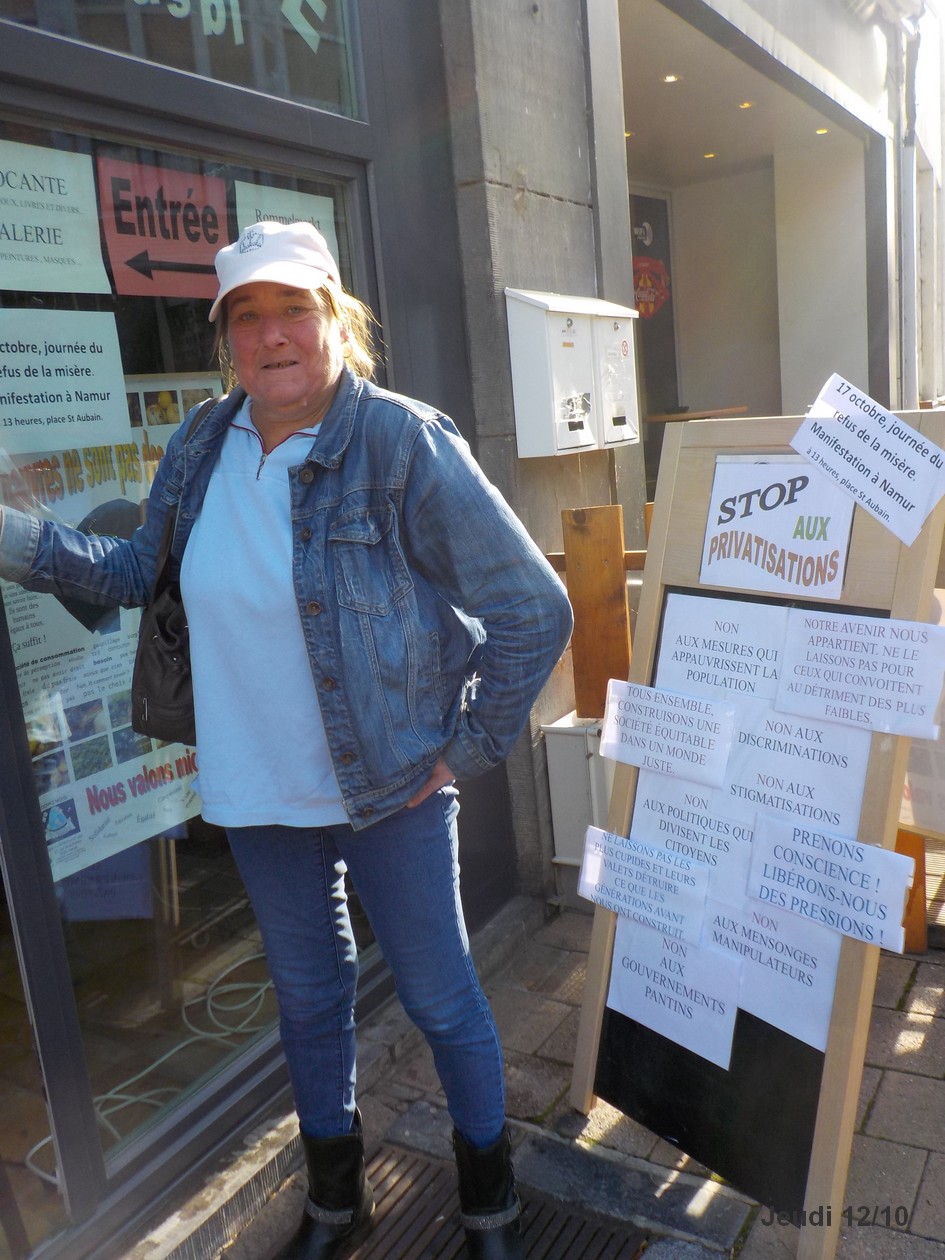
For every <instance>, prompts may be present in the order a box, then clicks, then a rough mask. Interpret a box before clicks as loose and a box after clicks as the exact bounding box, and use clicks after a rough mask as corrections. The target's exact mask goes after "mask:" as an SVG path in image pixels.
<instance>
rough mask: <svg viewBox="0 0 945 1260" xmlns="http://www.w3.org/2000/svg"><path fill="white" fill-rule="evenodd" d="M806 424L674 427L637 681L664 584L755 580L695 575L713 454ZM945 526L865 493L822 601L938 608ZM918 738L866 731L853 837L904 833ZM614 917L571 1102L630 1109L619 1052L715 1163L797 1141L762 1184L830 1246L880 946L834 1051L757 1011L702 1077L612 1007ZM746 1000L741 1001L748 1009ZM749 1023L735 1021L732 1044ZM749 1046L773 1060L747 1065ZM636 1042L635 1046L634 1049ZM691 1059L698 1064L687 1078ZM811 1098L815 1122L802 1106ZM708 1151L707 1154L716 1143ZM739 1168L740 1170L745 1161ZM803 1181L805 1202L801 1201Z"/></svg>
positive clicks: (781, 444)
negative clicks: (916, 524)
mask: <svg viewBox="0 0 945 1260" xmlns="http://www.w3.org/2000/svg"><path fill="white" fill-rule="evenodd" d="M903 418H904V419H905V420H907V422H908V423H909V424H911V425H912V426H913V427H914V428H916V429H918V430H919V431H920V432H921V433H922V434H924V435H925V436H926V437H928V438H929V439H930V440H931V441H932V442H935V443H936V444H937V445H943V444H945V440H943V439H945V413H941V412H932V411H919V412H911V413H907V414H905V415H904V416H903ZM800 423H801V421H800V420H799V419H798V418H796V417H793V418H791V417H788V418H773V419H744V420H709V421H698V422H695V423H693V422H688V423H684V424H679V425H674V426H671V427H669V428H668V430H667V433H666V436H665V440H664V444H663V452H662V459H661V464H660V473H659V480H658V484H657V490H656V501H655V507H654V512H653V521H652V525H651V530H650V538H649V551H648V555H647V561H646V568H645V570H644V577H643V589H642V593H641V598H640V607H639V612H638V616H637V623H636V631H635V634H634V647H633V657H632V660H631V665H630V681H632V682H638V683H642V684H649V683H650V682H651V681H652V679H653V675H654V671H655V668H656V665H657V659H656V654H657V644H658V639H659V629H660V623H661V618H662V614H663V608H664V601H665V596H666V593H667V590H668V589H672V590H683V591H687V590H688V591H689V592H691V593H693V594H697V595H698V594H700V593H701V594H704V595H714V594H720V593H725V592H726V591H727V592H730V593H738V594H746V593H747V592H744V591H739V590H738V589H737V588H734V587H708V586H703V585H702V584H701V582H700V570H701V562H702V551H703V542H704V537H705V531H706V527H707V517H708V509H709V502H710V496H711V491H712V485H713V476H714V471H715V464H716V459H717V457H719V456H726V455H758V456H759V457H762V458H770V457H772V456H777V455H792V454H793V452H792V450H791V446H790V442H791V438H792V437H793V435H794V433H795V432H796V431H797V428H798V426H799V424H800ZM943 527H945V500H943V501H942V502H940V503H939V504H938V505H937V507H936V508H935V509H934V510H933V511H932V513H931V515H930V516H929V518H928V520H927V521H926V523H925V525H924V526H923V528H922V531H921V533H920V534H919V537H918V538H917V540H916V541H915V543H913V545H912V546H911V547H906V546H904V545H903V544H902V543H900V542H899V540H898V539H897V538H896V537H895V536H894V535H893V534H892V533H890V532H889V530H887V529H886V528H885V527H884V526H883V525H881V524H880V523H879V522H877V521H876V520H875V519H874V518H873V517H872V516H871V515H870V514H869V513H867V512H865V511H864V510H863V509H862V508H860V507H857V508H856V509H855V511H854V514H853V526H852V533H851V541H850V549H849V554H848V560H847V567H846V574H845V580H844V584H843V588H842V596H841V598H840V599H839V600H831V601H819V602H820V604H821V605H822V606H824V607H828V608H834V609H842V608H848V609H851V610H853V609H855V610H862V609H869V610H875V611H876V612H878V613H881V614H884V615H888V616H890V617H893V618H901V619H903V620H916V621H924V620H927V618H928V614H929V609H930V606H931V600H932V591H933V587H934V582H935V574H936V567H937V563H938V558H939V549H940V545H941V539H942V531H943ZM750 594H756V593H755V592H752V593H750ZM805 598H806V597H805ZM908 744H909V741H908V739H905V738H890V737H889V736H883V735H874V736H873V737H872V739H871V747H870V754H869V762H868V771H867V776H866V784H865V788H864V793H863V799H862V807H861V815H860V817H861V822H860V829H859V834H858V838H859V839H860V840H862V841H864V842H866V843H869V844H876V845H882V846H883V847H885V848H889V849H891V848H893V847H894V846H895V841H896V832H897V828H898V825H899V806H900V801H901V799H902V788H903V780H904V775H905V766H906V759H907V756H908ZM636 778H637V771H636V769H635V768H634V767H632V766H629V765H626V764H623V763H618V764H617V766H616V772H615V776H614V786H613V792H612V795H611V800H610V811H609V814H608V819H607V830H608V831H611V832H614V833H616V834H619V835H622V836H625V835H627V834H628V830H629V827H630V819H631V815H632V810H633V804H634V796H635V789H636ZM615 926H616V916H615V915H614V914H613V913H612V912H610V911H608V910H604V909H602V908H601V907H597V908H596V911H595V918H594V926H593V931H592V936H591V945H590V953H589V958H588V974H587V984H586V989H585V996H584V1003H583V1007H582V1011H581V1022H580V1029H579V1033H578V1043H577V1048H576V1053H575V1062H574V1073H573V1078H572V1087H571V1102H572V1105H573V1106H574V1107H575V1108H576V1109H577V1110H578V1111H581V1112H584V1113H585V1114H586V1113H587V1112H588V1111H590V1109H591V1107H592V1105H593V1102H594V1098H595V1094H596V1093H599V1094H600V1095H601V1096H603V1097H605V1098H607V1099H608V1101H610V1102H612V1103H613V1104H614V1105H616V1106H618V1107H619V1108H620V1109H621V1110H627V1111H628V1114H631V1115H632V1114H633V1111H632V1110H628V1109H627V1108H626V1107H624V1106H622V1104H621V1098H620V1094H621V1093H622V1090H621V1087H620V1084H619V1082H618V1086H617V1088H616V1090H615V1089H614V1088H613V1079H614V1062H615V1061H616V1062H617V1063H618V1068H617V1072H618V1075H619V1073H620V1072H624V1075H625V1076H626V1078H627V1092H628V1094H629V1095H631V1096H632V1097H633V1098H634V1099H635V1098H636V1097H637V1093H636V1089H637V1087H636V1085H635V1083H632V1082H635V1081H636V1080H637V1078H639V1077H641V1076H644V1077H645V1076H646V1075H647V1073H648V1072H649V1074H650V1077H651V1081H650V1084H651V1086H652V1089H653V1090H655V1091H656V1093H661V1094H662V1096H663V1100H664V1101H666V1102H667V1108H666V1110H664V1109H663V1106H662V1103H658V1104H657V1106H656V1108H655V1117H656V1124H659V1123H660V1121H661V1119H662V1120H663V1122H664V1128H665V1131H663V1132H662V1133H661V1134H660V1135H661V1136H663V1137H668V1138H670V1139H671V1140H673V1139H675V1140H676V1141H677V1142H678V1144H679V1145H681V1146H682V1147H683V1149H684V1150H687V1153H689V1154H691V1155H693V1156H694V1157H695V1158H696V1159H698V1160H700V1161H701V1162H702V1163H707V1164H708V1165H709V1166H710V1167H713V1168H714V1170H715V1171H716V1172H719V1173H721V1174H722V1175H723V1176H725V1177H726V1178H727V1179H728V1180H729V1181H731V1182H732V1183H733V1184H735V1185H737V1186H739V1188H741V1189H743V1190H746V1191H747V1192H748V1193H749V1194H752V1197H756V1198H758V1197H760V1195H759V1194H758V1193H757V1191H753V1190H752V1189H750V1188H749V1187H748V1186H747V1185H745V1184H744V1183H745V1181H746V1180H747V1181H748V1182H751V1181H752V1161H754V1160H755V1159H756V1157H757V1156H758V1154H759V1152H761V1151H762V1150H763V1149H764V1147H765V1146H771V1145H772V1144H777V1143H778V1142H782V1143H783V1144H784V1146H785V1147H788V1146H791V1145H792V1144H796V1145H797V1147H798V1149H796V1150H793V1151H792V1150H787V1149H785V1150H784V1151H779V1152H776V1154H775V1158H774V1160H773V1163H772V1165H771V1168H769V1170H768V1176H769V1183H768V1184H771V1185H772V1186H773V1193H772V1198H777V1197H778V1195H779V1193H783V1196H784V1197H783V1201H782V1202H781V1203H777V1202H771V1201H770V1200H764V1199H763V1200H762V1202H765V1205H766V1206H768V1207H774V1208H775V1209H776V1210H787V1211H789V1212H790V1213H791V1214H792V1219H794V1220H795V1221H796V1223H799V1224H801V1225H802V1229H801V1232H800V1242H799V1248H798V1255H799V1256H800V1257H801V1260H823V1258H825V1257H831V1256H832V1255H833V1252H834V1250H835V1247H836V1243H837V1236H838V1232H839V1227H840V1225H841V1224H842V1211H843V1206H844V1201H843V1195H844V1191H845V1187H846V1178H847V1171H848V1167H849V1161H850V1150H851V1145H852V1139H853V1130H854V1126H855V1119H856V1110H857V1103H858V1098H859V1090H860V1082H861V1078H862V1069H863V1060H864V1056H865V1050H866V1039H867V1034H868V1031H869V1021H870V1013H871V1009H872V999H873V989H874V986H875V981H876V971H877V966H878V963H879V948H878V946H875V945H866V944H863V943H861V942H860V941H856V940H851V939H850V938H846V937H845V938H844V940H843V943H842V947H841V951H840V960H839V965H838V971H837V981H836V985H835V989H834V1000H833V1008H832V1014H831V1019H830V1028H829V1032H828V1035H827V1046H826V1050H825V1051H824V1052H823V1053H821V1052H820V1051H818V1050H815V1049H814V1048H813V1047H809V1046H803V1047H801V1050H800V1052H799V1051H798V1049H797V1047H798V1046H799V1045H800V1043H798V1042H796V1041H795V1039H794V1038H792V1037H789V1036H788V1035H787V1034H786V1033H780V1032H779V1031H778V1030H775V1029H772V1028H771V1026H770V1025H767V1024H764V1023H763V1021H761V1020H754V1019H753V1017H747V1018H746V1021H745V1023H746V1024H748V1023H752V1025H753V1028H754V1031H753V1032H752V1034H751V1035H750V1036H748V1037H746V1038H744V1039H743V1044H742V1047H741V1050H740V1051H739V1053H738V1055H737V1056H736V1051H735V1049H733V1056H732V1062H731V1065H730V1069H731V1070H730V1073H723V1072H722V1071H721V1069H718V1068H716V1067H715V1066H714V1065H708V1067H707V1068H706V1075H704V1076H703V1075H701V1068H700V1065H704V1064H705V1061H704V1060H701V1059H700V1058H699V1056H697V1055H693V1054H691V1053H690V1052H689V1051H686V1050H683V1049H682V1048H681V1047H680V1048H678V1049H679V1056H678V1058H676V1057H674V1050H675V1049H677V1048H676V1047H675V1046H674V1045H673V1043H670V1042H668V1041H667V1040H666V1039H665V1038H662V1037H660V1036H659V1035H658V1034H656V1033H651V1032H650V1031H649V1030H648V1029H641V1028H640V1026H639V1025H637V1024H635V1022H634V1021H632V1020H626V1019H625V1017H624V1016H621V1015H618V1014H617V1013H616V1012H612V1011H609V1010H606V1009H605V1008H606V1000H607V992H608V987H609V982H610V964H611V958H612V955H613V947H614V934H615ZM743 1014H744V1013H743V1012H741V1011H739V1014H738V1019H739V1020H741V1019H742V1016H743ZM605 1025H607V1026H606V1027H604V1026H605ZM631 1027H632V1029H633V1030H634V1031H633V1033H632V1034H629V1035H628V1034H627V1032H626V1029H628V1028H631ZM622 1029H623V1032H622V1031H621V1030H622ZM602 1033H603V1039H604V1040H606V1041H607V1042H608V1056H607V1057H608V1064H609V1066H608V1067H607V1068H606V1070H604V1069H603V1068H602V1064H603V1042H602ZM640 1034H642V1035H640ZM621 1037H624V1038H625V1040H624V1042H621ZM738 1038H739V1028H738V1024H737V1023H736V1043H737V1042H738ZM736 1048H737V1047H736ZM615 1049H616V1051H617V1054H616V1056H615V1054H614V1050H615ZM753 1054H755V1055H756V1058H757V1057H760V1058H761V1060H762V1061H761V1062H755V1063H754V1064H752V1063H751V1062H750V1060H751V1058H752V1055H753ZM782 1054H783V1055H784V1056H785V1065H784V1066H785V1071H784V1073H783V1079H779V1076H778V1070H777V1069H778V1058H779V1056H781V1055H782ZM798 1055H799V1056H800V1057H798ZM648 1056H649V1058H650V1059H652V1060H657V1059H658V1063H656V1062H654V1063H653V1065H652V1067H653V1070H652V1071H651V1072H650V1065H649V1064H648V1061H647V1060H648ZM805 1056H806V1057H805ZM631 1057H632V1061H628V1060H629V1059H630V1058H631ZM736 1058H737V1060H738V1061H737V1062H736ZM746 1060H747V1061H748V1062H747V1068H746ZM624 1068H625V1071H624ZM602 1073H603V1075H604V1076H605V1077H608V1078H609V1080H610V1085H609V1086H608V1090H609V1093H607V1092H604V1090H603V1089H595V1085H598V1086H599V1085H600V1084H601V1074H602ZM712 1073H714V1074H715V1075H714V1076H713V1075H712ZM738 1073H741V1074H742V1077H741V1078H740V1079H743V1081H744V1092H747V1093H751V1092H752V1091H754V1092H756V1093H758V1094H759V1095H762V1096H760V1097H759V1098H757V1099H752V1098H747V1099H746V1098H744V1097H742V1096H741V1092H742V1090H741V1086H739V1085H738V1083H737V1082H736V1086H735V1089H734V1091H731V1090H730V1091H728V1092H726V1090H727V1082H726V1081H723V1080H722V1078H723V1077H729V1076H730V1075H731V1076H733V1077H736V1076H737V1074H738ZM687 1074H688V1075H689V1077H690V1078H694V1079H689V1080H687V1079H686V1077H687ZM631 1078H632V1082H631ZM799 1078H803V1079H799ZM719 1086H721V1087H722V1092H723V1094H724V1095H725V1096H724V1097H723V1099H722V1101H721V1104H720V1105H716V1106H715V1107H714V1108H709V1109H706V1108H704V1107H703V1108H702V1109H701V1111H700V1115H703V1118H704V1113H705V1112H706V1111H711V1113H712V1114H711V1119H710V1120H709V1124H710V1126H711V1125H717V1126H720V1127H721V1129H722V1130H723V1131H721V1132H714V1133H709V1134H708V1137H707V1139H706V1140H705V1141H703V1142H702V1143H701V1145H700V1141H699V1137H698V1134H696V1135H694V1136H695V1140H694V1141H693V1142H692V1143H691V1145H693V1146H696V1147H698V1148H699V1149H695V1150H693V1149H691V1148H690V1146H687V1145H686V1140H688V1139H681V1138H680V1137H679V1135H680V1133H681V1132H682V1133H688V1132H689V1129H688V1126H687V1123H686V1121H685V1118H684V1117H682V1118H681V1119H682V1123H679V1124H676V1125H675V1127H674V1128H673V1129H669V1128H667V1127H666V1126H667V1125H669V1124H670V1123H675V1122H674V1121H671V1120H667V1119H666V1116H667V1115H670V1116H671V1115H672V1112H673V1108H674V1106H675V1107H676V1109H677V1111H678V1110H679V1109H680V1108H683V1109H685V1108H686V1107H687V1106H689V1105H690V1104H692V1105H693V1106H694V1107H695V1108H696V1109H697V1110H699V1109H700V1107H701V1104H702V1100H703V1097H704V1095H705V1093H706V1092H712V1090H713V1089H718V1088H719ZM795 1087H797V1088H799V1090H800V1092H799V1093H798V1095H797V1098H796V1099H795V1098H794V1097H793V1096H792V1091H793V1090H794V1089H795ZM805 1090H806V1093H805ZM670 1091H671V1092H672V1095H673V1098H672V1099H669V1100H666V1098H665V1096H666V1094H667V1093H668V1092H670ZM615 1095H616V1096H615ZM805 1109H806V1115H807V1121H806V1122H805V1121H804V1120H803V1115H804V1113H805ZM642 1110H643V1113H644V1114H642V1115H637V1116H636V1118H638V1119H641V1120H642V1122H643V1123H644V1124H647V1120H650V1121H651V1123H650V1124H649V1126H648V1127H651V1128H652V1127H654V1124H653V1120H654V1110H653V1109H652V1108H650V1110H649V1111H648V1110H647V1108H646V1107H644V1108H642ZM792 1111H793V1112H795V1113H796V1114H798V1115H801V1116H802V1121H801V1123H800V1126H799V1128H798V1127H797V1126H795V1127H793V1128H792V1127H791V1124H788V1125H787V1127H786V1128H783V1129H780V1130H779V1129H778V1127H777V1125H772V1124H771V1121H772V1120H773V1119H774V1118H775V1117H776V1116H777V1115H779V1114H781V1113H784V1114H787V1115H788V1116H789V1117H790V1114H791V1113H792ZM805 1123H806V1130H805ZM726 1126H727V1127H726ZM759 1128H760V1130H761V1135H760V1138H759V1134H758V1130H759ZM749 1131H750V1132H749ZM749 1139H750V1140H749ZM714 1151H718V1152H719V1153H720V1156H721V1162H722V1163H724V1164H726V1167H716V1165H715V1164H714V1163H713V1162H712V1160H711V1155H712V1153H713V1152H714ZM707 1152H708V1154H709V1156H710V1157H709V1158H706V1153H707ZM740 1152H742V1158H741V1163H740ZM782 1157H783V1158H782ZM782 1167H783V1168H784V1169H786V1170H787V1171H786V1172H785V1174H784V1176H785V1189H784V1190H783V1192H782V1191H781V1190H780V1189H779V1181H778V1179H779V1177H780V1175H781V1169H782ZM743 1168H744V1172H745V1177H741V1175H740V1174H741V1172H742V1169H743ZM798 1169H800V1177H799V1175H798ZM798 1185H799V1186H800V1188H801V1191H800V1192H801V1195H802V1198H803V1205H801V1203H798V1202H796V1201H793V1200H794V1198H795V1196H796V1195H797V1193H798V1190H797V1187H798ZM818 1209H819V1210H820V1211H819V1215H818V1214H817V1213H818ZM802 1213H803V1215H802ZM811 1214H814V1215H811Z"/></svg>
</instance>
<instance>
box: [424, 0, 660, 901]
mask: <svg viewBox="0 0 945 1260" xmlns="http://www.w3.org/2000/svg"><path fill="white" fill-rule="evenodd" d="M585 2H589V3H591V4H593V5H595V6H597V7H598V8H599V10H600V12H598V13H596V14H595V21H594V22H593V23H591V37H592V40H593V43H594V47H593V48H592V49H589V48H588V24H587V22H586V20H585V10H584V3H585ZM611 10H612V13H611ZM439 11H440V21H441V27H442V37H443V50H444V58H445V65H446V80H447V92H448V98H449V110H450V132H451V142H452V149H453V170H454V178H455V188H456V206H457V215H458V221H459V239H460V254H461V271H462V277H463V279H462V284H463V299H464V307H465V319H466V329H467V337H468V346H469V361H470V369H471V379H472V389H473V409H474V412H475V422H476V435H475V446H476V454H477V457H478V459H479V461H480V463H481V464H482V467H483V469H484V470H485V472H486V474H487V475H488V476H489V477H490V478H491V480H493V481H494V482H495V483H496V485H498V486H499V488H500V489H501V490H502V492H503V493H504V494H505V496H506V497H507V498H508V500H509V502H510V503H511V504H512V506H513V507H514V508H515V510H516V512H517V513H518V515H519V516H520V517H521V519H522V520H523V521H524V523H525V525H526V527H527V528H528V530H529V532H530V533H531V534H532V537H533V538H535V540H536V541H537V543H538V545H539V546H540V547H541V548H542V549H543V550H544V551H546V552H548V551H560V550H561V549H562V535H561V512H562V511H563V510H565V509H569V508H577V507H587V506H592V505H599V504H607V503H611V502H617V501H620V502H622V504H623V508H624V520H625V527H626V529H627V535H628V538H627V545H628V546H630V547H639V546H642V545H643V543H642V519H643V498H644V493H645V492H644V481H643V473H642V456H641V455H640V453H639V450H638V448H633V450H632V451H630V452H622V453H619V454H614V453H608V452H597V451H595V452H590V453H588V454H582V455H567V456H561V457H557V458H549V459H526V460H520V459H518V457H517V453H516V445H515V421H514V412H513V406H512V382H511V373H510V366H509V350H508V332H507V323H506V314H505V296H504V290H505V288H506V286H509V287H513V288H522V289H536V290H546V291H550V292H557V293H568V294H579V295H583V296H601V297H604V296H606V297H609V298H611V299H612V300H624V301H626V300H628V299H629V298H630V296H631V293H632V284H630V282H629V280H628V276H629V275H630V271H629V268H630V234H629V211H628V209H627V207H626V204H624V206H623V211H624V215H625V217H626V221H627V227H626V248H625V255H624V256H625V260H626V267H627V269H628V270H627V272H626V274H621V275H620V276H619V277H616V276H608V275H606V274H605V275H602V274H601V271H602V269H603V268H604V267H605V266H606V263H605V262H602V259H604V260H606V259H607V257H608V253H607V250H605V249H602V248H601V244H602V239H601V238H602V231H601V223H600V208H601V204H602V199H601V197H600V196H599V188H598V186H597V183H598V175H597V166H598V163H597V161H596V160H595V159H596V157H597V156H598V151H597V150H596V149H595V140H596V137H595V122H594V118H593V108H592V103H593V99H594V94H593V92H592V90H591V86H592V79H591V77H590V76H592V75H598V74H599V75H603V76H607V75H610V74H612V75H615V76H616V82H617V84H618V86H619V78H620V62H619V41H618V40H617V38H616V35H617V26H616V20H617V17H616V0H580V2H579V0H534V2H533V0H498V2H497V0H440V4H439ZM601 15H603V18H604V21H605V23H606V21H607V20H612V24H613V38H612V39H611V40H610V41H607V40H606V39H601V38H600V33H599V28H600V22H599V19H600V17H601ZM608 44H609V46H608ZM618 96H619V93H618ZM602 121H603V120H598V126H600V125H601V124H602ZM606 122H607V125H608V126H609V127H610V128H611V135H610V139H611V140H614V139H615V138H616V137H619V145H617V144H613V145H611V146H610V147H609V149H608V154H609V155H612V154H613V153H614V152H618V153H619V155H620V160H621V161H622V162H623V163H624V166H623V171H622V178H623V187H624V189H625V187H626V168H625V157H624V145H623V120H622V117H612V118H609V119H608V120H606ZM608 172H609V176H613V174H614V172H613V170H612V169H611V168H610V166H609V167H608ZM617 174H618V176H619V175H620V172H617ZM617 187H618V199H619V197H620V196H621V195H622V196H623V201H624V203H625V202H626V197H625V192H624V193H623V194H620V193H619V184H618V186H617ZM611 192H612V188H611ZM611 226H614V225H613V221H612V220H611ZM617 226H618V229H619V225H617ZM615 496H620V497H619V499H618V498H617V497H615ZM571 708H573V682H572V679H571V675H570V664H569V660H568V658H567V657H566V658H565V660H564V661H563V662H562V664H561V665H560V666H559V668H558V669H557V671H556V672H555V675H554V676H553V678H552V679H551V681H550V682H549V684H548V686H547V687H546V689H545V692H544V694H543V695H542V697H541V700H540V702H539V704H538V706H536V710H535V713H534V714H533V722H532V728H531V730H530V731H529V732H526V734H525V735H523V737H522V739H521V741H520V742H519V746H518V748H517V749H516V750H515V752H514V753H513V755H512V757H511V758H510V760H509V783H510V789H511V797H512V813H513V822H514V827H515V835H516V845H517V850H518V852H517V857H518V870H519V877H520V880H521V885H522V889H523V891H525V892H528V893H530V894H532V895H542V894H546V895H547V894H548V893H550V892H551V891H552V890H553V885H554V877H553V871H552V867H551V855H552V834H551V819H550V806H549V803H548V791H547V772H546V766H545V759H544V745H543V739H542V736H541V733H540V726H541V724H542V723H547V722H551V721H554V720H555V719H556V718H558V717H561V716H563V715H564V714H565V713H567V712H568V711H569V710H570V709H571Z"/></svg>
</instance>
